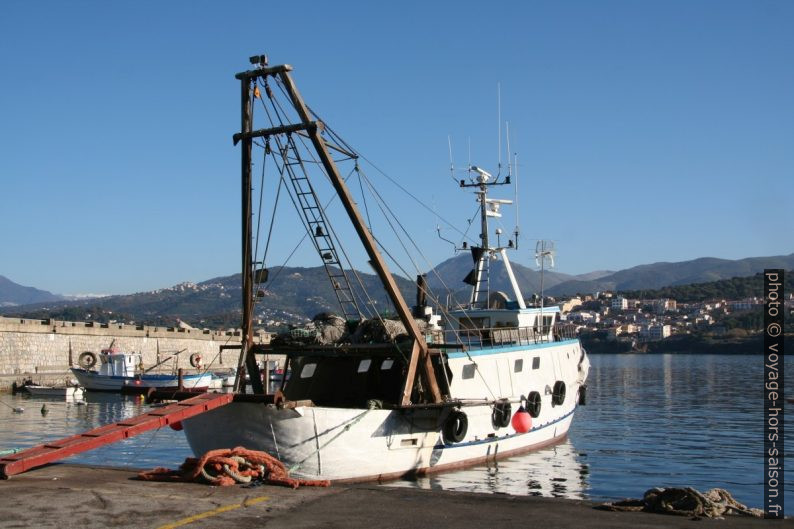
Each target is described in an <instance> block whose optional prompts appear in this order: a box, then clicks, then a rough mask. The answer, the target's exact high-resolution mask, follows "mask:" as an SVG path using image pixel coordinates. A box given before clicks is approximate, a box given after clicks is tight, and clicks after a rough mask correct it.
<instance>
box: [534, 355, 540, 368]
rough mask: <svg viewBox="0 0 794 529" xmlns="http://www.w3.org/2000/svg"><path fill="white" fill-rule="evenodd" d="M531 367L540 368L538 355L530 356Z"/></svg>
mask: <svg viewBox="0 0 794 529" xmlns="http://www.w3.org/2000/svg"><path fill="white" fill-rule="evenodd" d="M532 369H540V357H539V356H535V357H533V358H532Z"/></svg>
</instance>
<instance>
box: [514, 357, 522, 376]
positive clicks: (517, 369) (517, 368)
mask: <svg viewBox="0 0 794 529" xmlns="http://www.w3.org/2000/svg"><path fill="white" fill-rule="evenodd" d="M523 370H524V359H523V358H519V359H518V360H516V363H515V364H513V372H515V373H520V372H521V371H523Z"/></svg>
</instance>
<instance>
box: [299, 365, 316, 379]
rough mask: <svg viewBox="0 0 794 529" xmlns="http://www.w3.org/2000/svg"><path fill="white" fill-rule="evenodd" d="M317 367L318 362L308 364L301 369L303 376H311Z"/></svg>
mask: <svg viewBox="0 0 794 529" xmlns="http://www.w3.org/2000/svg"><path fill="white" fill-rule="evenodd" d="M315 369H317V364H306V365H305V366H303V369H301V378H311V377H312V376H313V375H314V370H315Z"/></svg>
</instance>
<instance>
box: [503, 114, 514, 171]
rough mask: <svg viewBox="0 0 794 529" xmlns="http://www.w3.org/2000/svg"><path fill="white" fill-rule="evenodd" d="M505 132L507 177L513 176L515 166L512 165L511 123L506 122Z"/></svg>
mask: <svg viewBox="0 0 794 529" xmlns="http://www.w3.org/2000/svg"><path fill="white" fill-rule="evenodd" d="M505 131H506V134H507V176H513V166H512V164H511V163H510V161H511V159H512V158H511V156H512V155H511V154H510V122H509V121H505Z"/></svg>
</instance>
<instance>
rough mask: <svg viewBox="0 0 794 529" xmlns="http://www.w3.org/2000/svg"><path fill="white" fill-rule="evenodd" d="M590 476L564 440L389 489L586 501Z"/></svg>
mask: <svg viewBox="0 0 794 529" xmlns="http://www.w3.org/2000/svg"><path fill="white" fill-rule="evenodd" d="M589 474H590V469H589V466H588V463H587V462H586V456H582V455H580V454H578V453H577V452H576V449H575V448H574V445H573V443H572V442H571V441H570V440H565V441H563V442H561V443H558V444H556V445H554V446H550V447H546V448H544V449H542V450H538V451H536V452H531V453H529V454H525V455H523V456H517V457H511V458H508V459H504V460H501V461H498V462H496V463H491V464H489V465H481V466H476V467H471V468H467V469H463V470H458V471H455V472H446V473H441V474H432V475H430V476H426V477H421V478H416V479H415V480H410V481H397V482H394V483H390V484H389V485H390V486H395V487H413V488H420V489H431V490H432V489H437V490H455V491H465V492H481V493H490V494H513V495H519V496H552V497H559V498H570V499H583V498H585V497H586V492H587V490H588V488H589V486H588V478H589Z"/></svg>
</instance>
